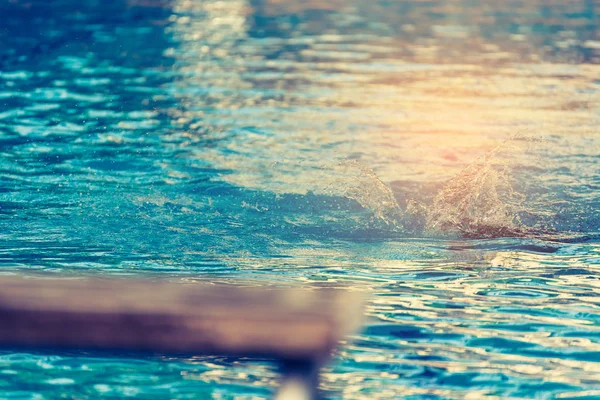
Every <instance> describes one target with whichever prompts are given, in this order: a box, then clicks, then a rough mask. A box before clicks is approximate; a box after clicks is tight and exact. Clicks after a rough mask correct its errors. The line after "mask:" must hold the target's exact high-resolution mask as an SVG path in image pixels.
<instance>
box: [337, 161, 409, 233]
mask: <svg viewBox="0 0 600 400" xmlns="http://www.w3.org/2000/svg"><path fill="white" fill-rule="evenodd" d="M338 167H339V168H340V169H341V170H342V171H343V172H345V173H348V172H349V171H352V172H353V175H355V176H354V179H353V181H352V184H351V185H350V186H347V187H346V188H345V190H344V193H343V195H344V196H345V197H348V198H350V199H353V200H355V201H356V202H358V204H360V205H361V206H362V207H364V208H365V209H368V210H370V211H372V212H373V217H374V218H375V219H376V220H377V221H380V222H382V223H383V224H385V225H387V226H388V227H391V228H395V229H399V228H401V227H402V222H401V218H402V215H403V211H402V209H401V208H400V206H399V205H398V202H397V201H396V197H395V196H394V192H393V191H392V189H391V188H390V187H389V186H388V185H386V184H385V183H384V182H383V181H382V180H381V179H379V177H378V176H377V175H376V174H375V172H374V171H373V170H372V169H371V168H369V167H368V166H366V165H365V164H363V163H361V162H360V161H357V160H347V161H343V162H341V163H340V164H339V166H338Z"/></svg>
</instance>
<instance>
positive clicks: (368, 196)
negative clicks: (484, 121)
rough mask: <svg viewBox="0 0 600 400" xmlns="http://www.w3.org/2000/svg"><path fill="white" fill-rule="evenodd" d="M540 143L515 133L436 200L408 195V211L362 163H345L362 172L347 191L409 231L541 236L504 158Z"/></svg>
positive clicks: (449, 184) (460, 175) (380, 216)
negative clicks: (529, 221) (528, 221)
mask: <svg viewBox="0 0 600 400" xmlns="http://www.w3.org/2000/svg"><path fill="white" fill-rule="evenodd" d="M540 141H541V139H539V138H536V137H532V136H526V135H523V134H517V135H513V136H511V137H510V138H509V139H507V140H505V141H503V142H502V143H500V144H499V145H498V146H496V147H495V148H494V149H492V150H491V151H489V152H488V153H487V154H485V155H483V156H481V157H479V158H477V159H476V160H475V161H473V162H472V163H471V164H469V165H468V166H467V167H465V168H464V169H463V170H462V171H460V172H459V173H458V174H457V175H456V176H454V177H453V178H452V179H450V181H448V182H447V183H446V184H445V185H444V186H443V187H442V189H440V190H439V192H438V193H437V194H436V195H435V197H434V199H433V202H432V203H431V204H423V203H420V202H418V201H416V200H413V199H408V200H407V201H406V207H405V208H404V209H402V208H401V207H400V205H399V203H398V201H397V199H396V195H395V194H394V192H393V191H392V189H391V188H390V187H389V186H388V185H386V184H385V183H384V182H382V181H381V180H380V179H379V178H378V177H377V175H376V174H375V172H373V170H371V169H370V168H369V167H367V166H366V165H364V164H362V163H360V162H359V161H346V162H344V163H342V164H341V165H342V166H343V167H344V168H346V169H353V170H355V171H358V172H359V174H358V175H357V177H356V179H355V181H354V182H353V184H352V185H351V186H350V187H348V188H347V189H346V191H345V193H344V195H345V196H346V197H348V198H351V199H354V200H355V201H357V202H358V203H359V204H360V205H361V206H363V207H364V208H366V209H368V210H370V211H371V212H372V213H373V216H374V217H375V218H376V219H377V220H379V221H383V222H384V223H385V224H387V225H388V226H390V227H393V228H395V229H399V230H402V231H403V232H405V233H413V234H414V233H416V234H426V235H439V234H448V233H450V234H459V235H461V236H463V237H473V238H492V237H501V236H513V237H514V236H529V235H534V234H538V233H540V232H539V229H536V228H534V227H533V226H529V225H526V224H525V223H523V221H522V220H521V217H520V215H521V214H524V213H526V214H529V215H532V214H535V210H532V209H531V207H527V205H526V204H525V200H526V196H525V195H524V194H523V193H520V192H518V191H517V190H515V188H514V187H513V184H512V181H513V177H512V175H511V173H510V168H509V165H507V163H506V162H505V160H506V157H504V156H505V155H506V153H507V152H510V153H513V154H514V153H515V152H516V151H522V150H523V146H522V144H523V143H525V144H530V143H539V142H540Z"/></svg>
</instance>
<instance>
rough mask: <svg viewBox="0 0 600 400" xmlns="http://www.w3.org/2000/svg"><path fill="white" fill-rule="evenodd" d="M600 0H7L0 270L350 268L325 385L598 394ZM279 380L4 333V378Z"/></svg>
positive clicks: (110, 384)
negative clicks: (359, 299) (39, 344)
mask: <svg viewBox="0 0 600 400" xmlns="http://www.w3.org/2000/svg"><path fill="white" fill-rule="evenodd" d="M105 3H107V4H105ZM599 7H600V6H599V5H598V3H597V2H595V1H584V0H580V1H565V2H554V1H540V0H534V1H519V0H517V1H514V2H510V3H506V4H495V3H494V2H491V1H490V2H488V1H484V2H473V1H454V0H452V1H403V2H391V1H383V0H378V1H368V2H367V1H357V0H344V1H342V0H340V1H313V0H311V1H303V2H299V1H298V2H296V1H274V0H273V1H268V0H250V1H247V0H228V1H189V0H172V1H169V0H162V1H158V0H146V1H143V0H130V1H124V0H115V1H113V2H110V3H108V2H102V1H92V0H88V1H79V2H76V1H66V0H57V1H53V2H47V1H41V0H39V1H38V0H33V1H32V0H30V1H23V0H17V1H12V2H1V3H0V16H1V19H0V20H1V21H2V22H1V25H0V273H1V274H3V275H28V276H40V275H42V276H48V275H50V276H61V275H69V276H72V275H80V274H81V275H84V274H85V275H87V274H98V275H102V276H106V275H127V276H161V277H168V278H170V279H173V280H185V281H193V280H199V281H211V282H220V283H225V284H227V283H235V284H240V283H243V284H248V285H257V286H264V285H281V286H285V285H291V284H301V285H304V286H306V287H310V288H318V287H321V286H334V287H337V286H351V287H353V288H354V290H359V291H364V292H365V293H367V294H368V296H369V297H368V298H369V301H368V304H367V309H366V313H367V322H366V325H365V329H364V330H363V331H362V332H360V333H358V334H357V335H355V336H353V337H352V338H349V339H350V340H348V342H347V343H345V344H344V345H343V346H342V347H341V349H340V351H339V353H338V354H337V355H336V358H335V360H334V362H333V363H332V364H331V365H330V366H329V367H328V368H327V369H326V370H325V371H324V374H323V379H322V383H321V386H322V390H323V393H324V395H325V397H326V398H331V399H341V398H343V399H365V398H368V399H391V398H407V399H452V398H473V399H478V398H484V397H486V398H502V399H504V398H523V399H529V398H537V399H551V398H552V399H553V398H564V399H569V398H577V399H592V398H600V279H599V277H600V275H599V274H600V195H599V193H600V192H599V191H600V134H599V131H598V126H600V34H599V33H598V21H599V14H598V9H599ZM276 379H277V373H276V369H275V368H274V366H273V365H271V364H270V363H268V362H262V361H249V360H240V359H231V358H223V357H196V358H189V359H182V358H166V357H160V356H156V357H147V358H139V357H137V358H136V357H133V356H130V355H124V354H115V355H113V357H108V356H107V357H95V356H92V355H89V354H82V353H61V354H58V353H53V354H49V353H34V354H30V353H22V352H19V353H15V352H10V351H2V352H1V353H0V393H1V394H0V397H1V398H10V399H55V398H69V399H71V398H73V399H75V398H77V399H95V398H107V399H110V398H114V399H117V398H140V399H165V398H171V399H203V398H211V397H212V398H216V399H232V398H236V399H247V398H267V397H268V396H269V395H270V394H271V393H272V388H273V386H274V385H275V383H276ZM469 396H470V397H469Z"/></svg>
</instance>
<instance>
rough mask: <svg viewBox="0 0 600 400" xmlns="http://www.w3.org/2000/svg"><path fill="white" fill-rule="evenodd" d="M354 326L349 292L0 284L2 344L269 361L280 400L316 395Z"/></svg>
mask: <svg viewBox="0 0 600 400" xmlns="http://www.w3.org/2000/svg"><path fill="white" fill-rule="evenodd" d="M361 320H362V296H361V295H360V294H358V293H355V292H352V291H348V290H336V289H312V290H306V289H301V288H291V289H290V288H279V289H276V288H252V287H240V286H233V285H212V284H203V283H197V282H196V283H179V282H172V281H171V282H167V281H151V280H132V279H99V278H85V279H81V278H76V279H75V278H73V279H39V278H24V277H21V278H15V277H11V278H0V347H4V348H15V347H20V348H32V349H36V348H37V349H48V348H50V349H81V350H99V351H102V350H111V351H114V350H124V351H135V352H137V351H139V352H149V353H161V354H174V355H177V354H181V355H230V356H236V357H238V356H239V357H259V358H269V359H273V360H277V361H279V362H280V363H281V365H282V371H283V373H284V379H283V383H282V387H281V390H280V392H279V397H278V398H281V399H283V398H289V399H292V398H293V399H303V398H314V397H315V396H316V388H315V387H316V383H317V371H318V369H319V367H320V366H321V365H323V363H325V362H326V361H327V360H328V359H329V358H330V356H331V353H332V351H333V350H334V349H335V347H336V346H337V344H338V342H339V341H340V340H341V339H342V338H343V337H344V336H345V335H347V334H349V333H352V332H353V331H354V330H356V329H357V328H358V327H359V326H360V323H361Z"/></svg>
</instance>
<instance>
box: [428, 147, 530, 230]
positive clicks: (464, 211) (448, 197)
mask: <svg viewBox="0 0 600 400" xmlns="http://www.w3.org/2000/svg"><path fill="white" fill-rule="evenodd" d="M516 139H517V138H516V137H513V138H510V139H508V140H507V141H505V142H503V143H501V144H500V145H498V146H497V147H496V148H494V149H493V150H491V151H490V152H488V153H487V154H486V155H484V156H482V157H480V158H478V159H476V160H475V161H474V162H473V163H471V164H469V165H468V166H467V167H466V168H464V169H463V170H462V171H461V172H460V173H458V174H457V175H456V176H455V177H454V178H452V179H451V180H450V181H449V182H448V183H447V184H446V185H445V186H444V187H443V188H442V189H441V190H440V191H439V192H438V194H437V195H436V196H435V198H434V200H433V204H432V205H431V207H430V208H429V209H428V213H427V218H426V219H427V221H426V230H427V231H429V232H439V231H442V232H457V233H460V234H461V235H462V236H466V237H497V236H516V235H517V236H521V235H522V234H523V233H524V232H525V231H526V227H525V225H524V224H523V223H522V221H521V220H520V218H519V211H520V210H522V209H523V201H524V199H525V196H524V195H523V194H521V193H518V192H517V191H516V190H514V188H513V186H512V184H511V180H512V178H511V174H510V172H509V169H508V167H507V166H506V165H502V164H498V163H496V162H495V160H496V158H497V156H498V154H499V153H500V152H501V151H503V150H506V148H507V147H508V146H509V145H511V144H512V143H514V141H515V140H516Z"/></svg>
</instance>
